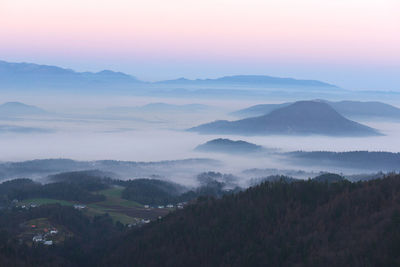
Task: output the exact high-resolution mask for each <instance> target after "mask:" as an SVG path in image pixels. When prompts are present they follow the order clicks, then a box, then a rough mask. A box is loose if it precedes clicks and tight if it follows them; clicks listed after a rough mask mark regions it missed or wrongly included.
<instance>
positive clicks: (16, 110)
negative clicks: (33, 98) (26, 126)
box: [0, 102, 49, 117]
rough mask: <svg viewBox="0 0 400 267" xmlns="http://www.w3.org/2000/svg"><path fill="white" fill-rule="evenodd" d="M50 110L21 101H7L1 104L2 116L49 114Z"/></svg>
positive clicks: (0, 114) (0, 113) (0, 115)
mask: <svg viewBox="0 0 400 267" xmlns="http://www.w3.org/2000/svg"><path fill="white" fill-rule="evenodd" d="M47 114H49V112H47V111H45V110H43V109H41V108H38V107H35V106H31V105H26V104H24V103H21V102H7V103H4V104H1V105H0V117H2V116H5V117H18V116H35V115H47Z"/></svg>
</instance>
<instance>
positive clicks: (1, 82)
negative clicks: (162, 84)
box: [0, 61, 141, 89]
mask: <svg viewBox="0 0 400 267" xmlns="http://www.w3.org/2000/svg"><path fill="white" fill-rule="evenodd" d="M135 83H141V81H139V80H137V79H136V78H135V77H133V76H130V75H127V74H125V73H122V72H114V71H110V70H103V71H100V72H96V73H94V72H76V71H74V70H71V69H64V68H60V67H56V66H48V65H38V64H32V63H9V62H5V61H0V87H3V88H21V87H22V88H26V89H29V88H52V89H59V88H74V87H100V86H110V85H113V86H115V85H121V84H125V85H126V84H135Z"/></svg>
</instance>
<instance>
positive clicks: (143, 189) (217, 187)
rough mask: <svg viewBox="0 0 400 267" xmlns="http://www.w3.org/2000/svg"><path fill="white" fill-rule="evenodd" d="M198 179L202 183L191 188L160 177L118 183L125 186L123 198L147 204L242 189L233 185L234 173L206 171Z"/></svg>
mask: <svg viewBox="0 0 400 267" xmlns="http://www.w3.org/2000/svg"><path fill="white" fill-rule="evenodd" d="M197 180H198V182H199V184H200V185H199V186H198V187H196V188H192V189H190V190H188V189H187V188H185V187H183V186H181V185H178V184H175V183H171V182H168V181H162V180H158V179H135V180H128V181H119V182H118V183H117V184H118V185H121V186H124V187H125V189H124V190H123V191H122V198H125V199H129V200H132V201H136V202H138V203H141V204H147V205H166V204H169V203H170V204H176V203H179V202H187V201H191V200H194V199H196V198H198V197H202V196H210V197H216V198H219V197H222V196H223V195H225V194H229V193H233V192H238V191H240V190H241V189H240V188H238V187H233V186H232V185H233V182H234V177H233V176H232V175H226V174H221V173H216V172H206V173H201V174H199V175H198V176H197ZM114 183H115V182H114Z"/></svg>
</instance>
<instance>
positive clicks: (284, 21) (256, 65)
mask: <svg viewBox="0 0 400 267" xmlns="http://www.w3.org/2000/svg"><path fill="white" fill-rule="evenodd" d="M399 14H400V1H398V0H301V1H299V0H202V1H199V0H197V1H193V0H168V1H166V0H143V1H136V0H133V1H132V0H130V1H129V0H57V1H54V0H34V1H32V0H0V36H1V37H2V38H1V42H0V59H4V60H8V61H34V62H37V63H46V64H56V65H64V66H67V67H72V68H75V69H78V70H83V69H89V70H97V69H102V68H114V69H115V68H117V70H121V71H126V72H128V73H131V74H134V75H137V76H139V77H140V78H142V77H143V78H144V79H158V78H174V77H176V76H181V75H186V76H191V77H202V76H212V74H215V75H219V74H224V69H225V72H226V73H225V74H231V73H233V72H235V73H248V72H257V73H264V72H266V71H268V73H265V74H278V75H279V74H280V75H283V76H290V75H292V74H294V75H296V74H297V75H303V76H307V78H319V77H318V75H316V76H317V77H313V75H312V74H313V70H315V71H316V72H317V74H318V72H321V73H320V74H321V75H322V76H321V78H325V79H328V80H330V81H335V77H334V76H332V77H330V76H329V75H327V74H323V73H324V72H323V71H322V70H323V69H321V67H325V68H326V73H328V72H329V71H332V70H340V69H341V68H344V69H347V70H348V71H351V70H354V71H355V70H357V69H360V68H361V69H362V68H368V69H369V72H373V71H374V70H375V69H376V70H383V69H385V70H387V71H386V72H389V73H395V72H396V71H398V70H399V66H400V49H399V47H400V15H399ZM89 62H90V63H89ZM232 65H234V66H235V67H233V66H232ZM240 66H242V68H240ZM273 66H275V67H276V68H275V73H271V72H274V69H273ZM285 66H288V67H285ZM313 66H314V67H313ZM140 67H142V68H140ZM165 69H167V71H165ZM277 69H279V71H278V70H277ZM152 70H153V71H152ZM163 70H164V71H163ZM285 70H286V71H285ZM314 73H315V72H314ZM335 73H336V72H335ZM337 73H338V75H339V72H337ZM377 74H379V72H378V73H377ZM341 75H343V74H341ZM355 75H359V76H360V77H362V75H361V74H356V73H355ZM390 77H391V76H390ZM337 78H338V80H341V79H343V77H340V76H339V77H337ZM386 79H387V77H386ZM398 85H399V88H398V89H399V90H400V80H399V84H398ZM396 86H397V85H396Z"/></svg>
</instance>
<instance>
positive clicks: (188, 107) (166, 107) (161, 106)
mask: <svg viewBox="0 0 400 267" xmlns="http://www.w3.org/2000/svg"><path fill="white" fill-rule="evenodd" d="M208 108H209V106H207V105H202V104H185V105H175V104H167V103H150V104H147V105H144V106H140V107H135V106H123V107H110V108H107V111H111V112H186V113H187V112H189V113H191V112H200V111H204V110H207V109H208Z"/></svg>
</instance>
